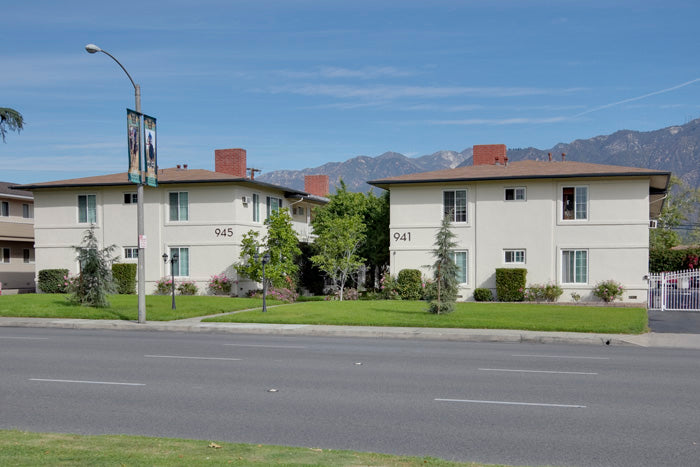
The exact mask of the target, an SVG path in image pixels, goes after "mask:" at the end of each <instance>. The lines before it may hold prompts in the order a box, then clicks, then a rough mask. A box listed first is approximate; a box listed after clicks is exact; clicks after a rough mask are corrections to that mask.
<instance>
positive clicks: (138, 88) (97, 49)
mask: <svg viewBox="0 0 700 467" xmlns="http://www.w3.org/2000/svg"><path fill="white" fill-rule="evenodd" d="M85 50H87V51H88V53H91V54H94V53H97V52H102V53H103V54H106V55H108V56H109V57H110V58H111V59H112V60H114V61H115V62H117V65H119V67H120V68H121V69H122V70H124V73H126V76H127V77H128V78H129V81H131V85H132V86H134V91H135V93H136V107H137V109H136V111H137V112H141V86H139V85H138V84H136V83H135V82H134V78H132V77H131V75H130V74H129V72H128V71H126V68H124V65H122V64H121V62H120V61H119V60H117V59H116V57H115V56H114V55H112V54H111V53H109V52H107V51H106V50H104V49H101V48H100V47H98V46H96V45H95V44H88V45H86V46H85Z"/></svg>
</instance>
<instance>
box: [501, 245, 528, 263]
mask: <svg viewBox="0 0 700 467" xmlns="http://www.w3.org/2000/svg"><path fill="white" fill-rule="evenodd" d="M509 256H510V258H509ZM518 256H521V259H520V260H518ZM509 259H510V261H509ZM526 261H527V254H526V251H525V249H524V248H510V249H506V250H503V264H525V262H526Z"/></svg>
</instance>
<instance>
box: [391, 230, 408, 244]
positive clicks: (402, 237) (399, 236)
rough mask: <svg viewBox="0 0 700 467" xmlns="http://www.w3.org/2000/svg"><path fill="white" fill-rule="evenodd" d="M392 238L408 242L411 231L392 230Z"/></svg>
mask: <svg viewBox="0 0 700 467" xmlns="http://www.w3.org/2000/svg"><path fill="white" fill-rule="evenodd" d="M394 240H395V241H397V242H410V241H411V232H403V233H401V232H394Z"/></svg>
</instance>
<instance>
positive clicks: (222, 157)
mask: <svg viewBox="0 0 700 467" xmlns="http://www.w3.org/2000/svg"><path fill="white" fill-rule="evenodd" d="M214 158H215V164H214V170H215V171H216V172H219V173H224V174H228V175H233V176H234V177H240V178H246V175H247V171H246V151H245V149H240V148H234V149H215V150H214Z"/></svg>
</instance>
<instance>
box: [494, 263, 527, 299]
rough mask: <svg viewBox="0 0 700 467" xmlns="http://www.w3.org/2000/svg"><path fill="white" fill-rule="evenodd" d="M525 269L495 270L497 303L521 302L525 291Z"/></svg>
mask: <svg viewBox="0 0 700 467" xmlns="http://www.w3.org/2000/svg"><path fill="white" fill-rule="evenodd" d="M526 278H527V269H524V268H498V269H496V295H498V301H499V302H522V301H523V298H524V295H523V292H524V291H525V283H526V282H525V280H526Z"/></svg>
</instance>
